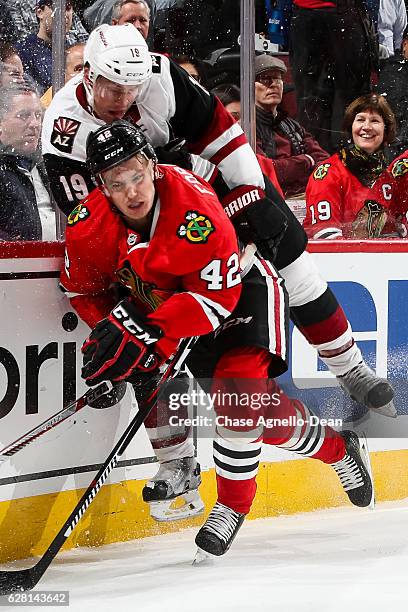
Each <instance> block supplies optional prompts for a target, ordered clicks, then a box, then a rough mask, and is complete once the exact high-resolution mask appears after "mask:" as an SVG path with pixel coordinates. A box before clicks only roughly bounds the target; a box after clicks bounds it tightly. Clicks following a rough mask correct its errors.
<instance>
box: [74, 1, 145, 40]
mask: <svg viewBox="0 0 408 612" xmlns="http://www.w3.org/2000/svg"><path fill="white" fill-rule="evenodd" d="M155 12H156V2H155V0H96V2H94V3H93V4H92V5H91V6H90V7H89V8H87V9H86V10H85V11H84V19H85V23H86V24H87V26H88V28H89V31H90V32H91V31H92V30H94V29H95V28H96V27H97V26H99V25H101V23H109V24H111V25H122V24H123V23H133V24H134V25H135V27H136V28H137V29H138V30H139V32H140V33H141V35H142V36H143V38H144V39H145V40H147V43H148V45H149V47H151V46H152V44H153V33H151V34H150V36H149V28H150V24H151V23H153V22H154V16H155Z"/></svg>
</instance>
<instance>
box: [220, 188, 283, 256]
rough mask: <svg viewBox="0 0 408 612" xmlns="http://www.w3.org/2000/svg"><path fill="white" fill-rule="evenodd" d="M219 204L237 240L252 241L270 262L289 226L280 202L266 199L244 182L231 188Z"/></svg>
mask: <svg viewBox="0 0 408 612" xmlns="http://www.w3.org/2000/svg"><path fill="white" fill-rule="evenodd" d="M275 191H276V190H275ZM276 194H277V196H278V197H279V198H280V199H281V196H280V195H279V193H278V192H277V191H276ZM222 204H223V206H224V210H225V212H226V214H227V216H228V217H229V218H230V219H231V221H232V223H233V225H234V227H235V229H236V232H237V236H238V238H239V239H240V241H241V242H243V243H244V244H245V245H246V244H248V243H249V242H254V243H255V245H256V247H257V249H258V252H259V254H260V255H261V256H262V257H263V258H264V259H267V260H268V261H270V262H273V261H274V260H275V258H276V253H277V250H278V246H279V243H280V241H281V240H282V238H283V236H284V234H285V231H286V228H287V226H288V220H287V218H286V215H285V213H284V212H283V210H282V209H281V208H280V207H279V203H278V202H274V201H272V200H270V199H269V198H267V197H266V196H265V193H264V192H263V190H262V189H260V188H259V187H254V186H248V185H245V186H241V187H237V188H235V189H233V190H232V191H230V193H229V194H227V195H226V196H225V197H224V198H223V200H222Z"/></svg>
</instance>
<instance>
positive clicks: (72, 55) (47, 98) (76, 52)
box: [41, 43, 85, 108]
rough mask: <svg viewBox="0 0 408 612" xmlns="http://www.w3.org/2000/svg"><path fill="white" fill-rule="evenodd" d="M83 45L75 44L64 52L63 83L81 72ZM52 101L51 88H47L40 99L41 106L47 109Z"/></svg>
mask: <svg viewBox="0 0 408 612" xmlns="http://www.w3.org/2000/svg"><path fill="white" fill-rule="evenodd" d="M84 48H85V43H76V44H75V45H72V47H69V48H68V49H67V50H66V52H65V82H66V83H67V81H69V80H70V79H72V78H73V77H74V76H76V75H77V74H80V73H81V72H82V69H83V67H84ZM51 100H52V87H49V88H48V89H47V91H46V92H45V94H44V95H43V96H42V97H41V104H42V105H43V107H44V108H48V107H49V105H50V104H51Z"/></svg>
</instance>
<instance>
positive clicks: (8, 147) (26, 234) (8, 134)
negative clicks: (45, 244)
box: [0, 81, 55, 240]
mask: <svg viewBox="0 0 408 612" xmlns="http://www.w3.org/2000/svg"><path fill="white" fill-rule="evenodd" d="M41 120H42V109H41V103H40V98H39V96H38V94H37V92H36V91H35V89H34V88H33V87H32V86H31V85H30V84H29V83H27V82H26V81H24V82H23V83H12V84H11V85H9V87H6V88H3V89H1V90H0V239H1V240H41V239H43V240H55V214H54V211H53V208H52V205H51V198H50V195H49V188H48V181H47V178H46V173H45V169H44V167H43V163H42V159H41V154H40V152H39V148H38V145H39V139H40V134H41Z"/></svg>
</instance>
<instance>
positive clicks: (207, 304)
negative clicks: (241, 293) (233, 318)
mask: <svg viewBox="0 0 408 612" xmlns="http://www.w3.org/2000/svg"><path fill="white" fill-rule="evenodd" d="M188 294H189V295H191V297H193V298H194V299H195V300H196V301H197V302H198V303H199V304H200V306H201V308H202V309H203V311H204V314H205V316H206V317H207V319H208V320H209V321H210V323H211V325H212V327H213V329H214V330H215V329H217V327H219V326H220V325H221V323H222V322H223V321H224V319H226V318H227V317H229V315H230V314H231V313H230V312H229V311H228V310H227V309H226V308H224V307H223V306H221V304H218V303H217V302H214V301H213V300H210V298H207V297H204V296H203V295H199V294H198V293H192V292H191V291H189V292H188Z"/></svg>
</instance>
